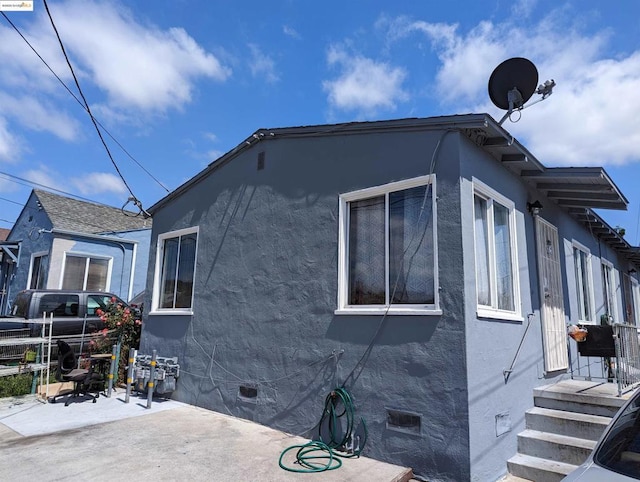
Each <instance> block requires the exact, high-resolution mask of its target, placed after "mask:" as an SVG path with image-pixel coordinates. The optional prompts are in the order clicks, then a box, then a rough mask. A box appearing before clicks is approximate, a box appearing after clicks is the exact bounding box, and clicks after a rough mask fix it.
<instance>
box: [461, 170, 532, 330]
mask: <svg viewBox="0 0 640 482" xmlns="http://www.w3.org/2000/svg"><path fill="white" fill-rule="evenodd" d="M472 184H473V197H472V204H471V209H472V212H474V216H473V219H474V220H475V211H474V210H475V197H476V196H480V197H482V198H484V199H485V200H486V201H487V202H488V203H489V205H491V204H492V203H493V202H494V201H495V202H497V203H499V204H500V205H502V206H504V207H505V208H507V209H508V210H509V242H510V243H511V271H512V272H511V277H512V279H513V306H514V310H513V311H510V310H504V309H499V308H498V302H497V281H496V268H495V262H496V261H495V237H494V229H493V226H494V224H493V223H494V219H493V209H489V212H488V217H487V223H488V224H489V282H490V298H491V305H481V304H480V303H478V295H477V290H478V286H477V278H476V307H477V308H476V310H477V313H476V314H477V316H478V318H495V319H500V320H510V321H524V318H523V316H522V300H521V298H520V276H519V272H520V269H519V263H518V243H517V224H516V221H517V220H516V208H515V204H514V202H513V201H511V200H510V199H509V198H507V197H505V196H503V195H502V194H500V193H499V192H498V191H496V190H495V189H492V188H491V187H489V186H487V185H486V184H485V183H483V182H482V181H480V180H478V179H476V178H473V179H472ZM473 229H474V236H473V245H474V250H473V253H474V259H475V255H476V252H477V248H476V239H477V237H476V233H475V221H474V223H473ZM476 262H477V261H476ZM475 269H477V268H476V263H474V270H475ZM474 272H475V271H474Z"/></svg>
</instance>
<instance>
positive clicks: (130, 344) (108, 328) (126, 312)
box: [89, 297, 142, 374]
mask: <svg viewBox="0 0 640 482" xmlns="http://www.w3.org/2000/svg"><path fill="white" fill-rule="evenodd" d="M96 314H97V315H98V316H99V317H100V319H101V320H102V321H103V322H104V325H105V328H104V329H103V330H102V331H100V332H99V335H98V337H97V338H94V339H93V340H91V342H90V344H89V349H90V350H91V351H95V352H98V353H100V352H101V353H109V352H111V347H112V345H113V344H115V343H119V344H120V360H119V363H118V365H119V367H120V370H119V371H120V372H121V374H122V373H123V370H124V367H125V366H126V364H127V357H128V356H129V350H130V349H131V348H135V349H138V348H139V347H140V331H141V329H142V321H141V320H140V318H139V313H137V312H136V311H135V310H133V309H132V308H130V307H128V306H126V305H124V304H123V303H122V302H120V301H118V300H117V299H116V298H115V297H112V298H111V300H110V301H109V303H108V304H107V306H105V308H104V309H100V308H98V309H97V310H96ZM112 340H113V341H112Z"/></svg>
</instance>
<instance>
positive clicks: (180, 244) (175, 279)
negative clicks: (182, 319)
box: [152, 227, 198, 313]
mask: <svg viewBox="0 0 640 482" xmlns="http://www.w3.org/2000/svg"><path fill="white" fill-rule="evenodd" d="M197 241H198V228H197V227H196V228H189V229H182V230H179V231H173V232H170V233H164V234H161V235H160V236H158V249H157V253H156V276H155V282H154V290H153V303H152V305H153V311H156V312H163V313H185V312H187V313H191V308H192V305H193V282H194V275H195V266H196V247H197Z"/></svg>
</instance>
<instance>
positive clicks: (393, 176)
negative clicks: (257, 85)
mask: <svg viewBox="0 0 640 482" xmlns="http://www.w3.org/2000/svg"><path fill="white" fill-rule="evenodd" d="M439 140H441V141H442V143H441V146H440V149H439V151H438V153H437V163H436V173H437V194H438V204H437V206H438V250H439V257H440V261H439V264H440V270H439V274H440V288H441V289H440V300H441V301H440V302H441V307H442V309H443V315H442V316H388V317H386V318H383V317H382V316H354V315H349V316H347V315H335V314H334V310H335V309H336V308H337V278H338V273H337V252H338V246H337V243H338V241H337V240H338V196H339V194H340V193H345V192H350V191H353V190H356V189H362V188H367V187H372V186H376V185H381V184H386V183H388V182H392V181H397V180H402V179H408V178H413V177H417V176H420V175H425V174H428V173H429V166H430V164H431V161H432V156H433V154H434V149H435V147H436V144H437V143H438V141H439ZM458 142H459V140H458V136H457V134H447V135H444V136H443V135H442V133H441V132H411V133H409V132H405V133H402V132H395V133H386V134H380V133H378V134H376V135H372V134H360V135H351V136H346V135H332V136H321V137H313V138H304V139H294V138H282V139H279V138H277V137H276V138H274V139H271V140H268V141H263V142H260V143H258V144H257V145H255V146H254V147H253V148H251V149H248V150H246V151H245V152H243V153H242V154H241V155H240V156H238V157H237V158H235V159H233V160H232V161H231V162H229V163H227V164H226V165H223V166H221V167H220V168H219V169H217V170H216V171H214V172H213V173H212V174H211V175H209V176H208V177H206V178H204V179H203V180H202V181H201V182H199V183H197V184H195V185H193V186H192V187H191V188H190V189H189V190H188V191H187V192H185V193H184V194H183V195H181V196H180V197H178V198H176V199H175V200H173V201H171V202H170V203H168V204H167V205H165V206H163V207H162V208H161V209H160V210H159V211H158V212H156V213H155V214H154V225H153V236H152V249H151V257H150V259H151V262H150V270H149V276H148V280H147V286H148V289H149V291H150V290H151V287H152V286H153V269H154V268H155V250H156V246H155V245H156V240H157V236H158V234H160V233H165V232H169V231H173V230H177V229H182V228H187V227H191V226H199V236H198V247H197V249H198V254H197V263H196V274H195V301H194V307H193V311H194V315H193V316H163V315H151V316H146V318H145V320H144V327H143V336H142V346H141V350H142V352H150V351H151V350H153V349H156V350H157V351H158V354H159V355H161V356H178V357H179V362H180V365H181V377H180V379H179V381H178V388H177V390H176V392H174V397H175V398H177V399H179V400H181V401H184V402H187V403H191V404H195V405H199V406H202V407H205V408H209V409H213V410H216V411H219V412H223V413H228V414H231V415H234V416H240V417H244V418H247V419H251V420H255V421H257V422H259V423H262V424H265V425H269V426H272V427H276V428H278V429H281V430H285V431H287V432H290V433H295V434H302V435H306V436H308V437H314V436H315V435H316V432H315V425H316V423H317V422H318V420H319V418H320V416H321V413H322V408H323V403H324V398H325V396H326V395H327V394H328V393H329V392H330V391H331V390H332V389H333V388H335V387H337V386H340V385H342V384H343V383H345V382H346V387H347V388H348V390H349V391H350V392H351V394H352V396H353V397H354V400H355V404H356V415H357V417H363V418H364V419H365V421H366V424H367V427H368V430H369V440H368V442H367V445H366V448H365V450H364V454H365V455H367V456H372V457H375V458H378V459H382V460H387V461H389V462H393V463H398V464H402V465H406V466H410V467H412V468H413V469H414V471H415V473H416V474H419V475H421V476H423V477H425V478H427V479H429V480H451V481H454V480H455V481H460V480H467V479H468V478H469V464H468V460H469V436H468V427H467V419H468V409H467V400H468V396H467V389H466V384H467V381H466V373H467V371H466V357H465V342H464V337H465V331H464V316H465V315H464V309H463V303H462V302H461V299H462V295H463V292H464V284H463V281H462V276H461V273H462V243H461V233H460V195H459V171H458ZM259 152H264V153H265V167H264V169H263V170H257V167H256V166H257V158H258V153H259ZM240 385H248V386H253V387H256V388H257V391H258V395H257V398H255V399H253V400H247V399H245V398H243V397H241V396H240V395H239V393H238V390H239V386H240ZM387 409H395V410H402V411H407V412H410V413H413V414H417V415H419V416H420V417H421V430H420V433H418V434H409V433H403V432H399V431H394V430H390V429H388V428H386V418H387Z"/></svg>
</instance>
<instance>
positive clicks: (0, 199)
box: [0, 197, 23, 206]
mask: <svg viewBox="0 0 640 482" xmlns="http://www.w3.org/2000/svg"><path fill="white" fill-rule="evenodd" d="M0 201H7V202H8V203H13V204H17V205H18V206H22V205H23V204H22V203H19V202H18V201H12V200H11V199H7V198H6V197H0Z"/></svg>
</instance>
